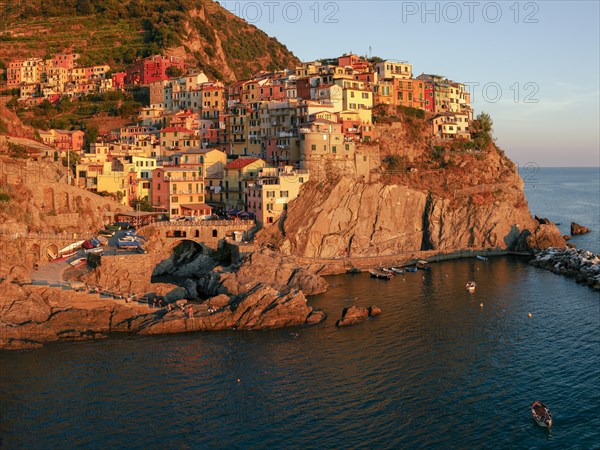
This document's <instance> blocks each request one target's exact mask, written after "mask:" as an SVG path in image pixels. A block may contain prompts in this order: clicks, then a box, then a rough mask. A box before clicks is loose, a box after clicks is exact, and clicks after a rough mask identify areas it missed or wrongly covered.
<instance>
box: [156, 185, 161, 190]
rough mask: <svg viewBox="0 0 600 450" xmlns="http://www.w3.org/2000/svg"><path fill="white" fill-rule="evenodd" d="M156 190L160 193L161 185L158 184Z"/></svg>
mask: <svg viewBox="0 0 600 450" xmlns="http://www.w3.org/2000/svg"><path fill="white" fill-rule="evenodd" d="M156 190H157V191H160V183H158V184H157V185H156Z"/></svg>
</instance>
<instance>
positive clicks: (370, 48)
mask: <svg viewBox="0 0 600 450" xmlns="http://www.w3.org/2000/svg"><path fill="white" fill-rule="evenodd" d="M372 57H373V48H372V47H371V46H370V45H369V59H371V58H372Z"/></svg>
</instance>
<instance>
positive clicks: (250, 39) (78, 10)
mask: <svg viewBox="0 0 600 450" xmlns="http://www.w3.org/2000/svg"><path fill="white" fill-rule="evenodd" d="M8 3H9V4H8V5H6V7H5V8H4V11H3V17H2V19H0V20H1V21H2V22H0V30H2V29H6V28H8V26H9V24H10V29H11V30H13V31H15V32H17V33H15V34H16V35H15V36H8V35H3V36H1V37H0V40H2V41H7V42H9V44H8V45H2V46H1V47H2V48H1V49H0V58H2V60H10V59H12V58H14V57H17V56H23V55H27V54H29V55H32V56H39V57H49V56H51V55H53V54H54V53H57V52H60V51H62V50H64V49H65V48H69V47H72V48H73V49H74V51H75V52H77V53H80V54H81V59H80V60H79V64H80V65H94V64H109V65H110V66H111V68H115V69H118V70H121V69H123V68H125V67H126V66H128V65H130V64H131V63H132V62H134V61H135V60H137V59H139V58H141V57H146V56H150V55H153V54H158V53H161V51H162V50H163V49H167V48H171V47H175V46H181V45H184V46H185V45H186V43H187V42H188V41H189V40H190V39H196V40H199V41H200V43H201V46H202V51H201V52H196V54H193V55H190V56H191V58H188V61H187V62H188V64H189V63H191V64H190V65H191V66H192V67H193V65H194V59H195V60H196V61H195V62H196V67H197V68H200V69H204V70H205V71H206V72H207V73H209V74H211V75H214V74H216V73H221V72H222V68H223V67H226V66H229V67H230V68H231V69H232V70H233V72H234V73H235V75H236V77H237V78H242V77H245V76H248V75H250V74H251V73H253V72H257V71H258V70H264V69H268V68H271V69H274V68H280V67H289V66H293V65H295V64H296V63H297V62H298V60H297V58H295V57H294V56H293V55H292V54H291V53H290V52H289V51H288V49H287V48H286V47H285V46H284V45H282V44H281V43H279V42H278V41H277V40H275V39H273V38H270V37H268V36H267V35H266V34H265V33H263V32H262V31H260V30H259V29H257V28H256V27H255V26H253V25H250V24H248V23H246V22H244V21H243V20H241V19H240V18H238V17H237V16H235V15H233V14H232V13H229V12H228V11H227V10H225V9H224V8H222V7H221V6H220V5H219V4H218V3H216V2H213V1H211V0H121V1H119V0H28V1H27V2H10V1H9V2H8ZM198 9H204V14H203V15H196V14H193V15H192V14H191V12H192V11H193V10H198ZM202 17H206V19H203V18H202ZM189 29H191V30H192V33H191V34H190V35H188V32H187V30H189ZM219 40H220V42H221V45H222V49H223V53H224V60H222V59H221V56H220V54H219V52H218V44H219Z"/></svg>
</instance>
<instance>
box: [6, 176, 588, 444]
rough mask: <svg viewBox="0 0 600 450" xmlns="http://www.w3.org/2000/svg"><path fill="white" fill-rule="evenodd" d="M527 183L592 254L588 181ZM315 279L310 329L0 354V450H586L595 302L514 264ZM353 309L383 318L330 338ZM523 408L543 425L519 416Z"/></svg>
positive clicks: (537, 209) (534, 200)
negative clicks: (541, 415)
mask: <svg viewBox="0 0 600 450" xmlns="http://www.w3.org/2000/svg"><path fill="white" fill-rule="evenodd" d="M537 177H538V178H537V179H536V182H535V183H529V180H526V181H527V183H526V189H527V196H528V199H529V202H530V207H531V209H532V211H533V212H534V213H537V214H539V215H543V216H546V217H549V218H550V219H552V220H554V221H558V222H561V223H562V225H561V226H563V227H566V226H568V225H567V222H569V223H570V221H571V220H574V221H576V222H579V223H581V224H584V225H587V226H589V227H590V228H592V229H593V230H594V231H593V233H591V234H590V235H588V236H587V237H581V238H578V240H576V241H575V243H576V244H577V245H580V244H581V245H582V246H583V243H586V245H587V246H588V247H590V248H593V245H596V250H597V245H598V234H597V233H598V230H599V229H600V227H599V224H598V207H599V206H598V176H597V170H596V171H589V170H587V169H585V170H579V169H541V170H540V171H539V172H538V174H537ZM591 190H594V191H593V192H591ZM594 202H595V203H594ZM565 230H566V228H565ZM588 244H589V245H588ZM471 279H473V280H475V281H476V282H477V285H478V288H477V291H476V292H475V293H474V294H468V293H466V292H465V289H464V285H465V282H466V281H468V280H471ZM329 282H330V283H331V285H332V288H331V289H330V290H329V291H328V292H327V293H325V294H323V295H319V296H316V297H313V298H311V299H310V300H309V301H310V302H311V304H313V305H315V306H317V307H320V308H322V309H324V310H325V311H326V312H327V313H328V314H329V317H328V319H327V320H326V321H325V322H324V323H323V324H321V325H319V326H316V327H312V328H295V329H285V330H274V331H256V332H216V333H202V334H187V335H174V336H158V337H144V338H138V337H127V338H123V337H121V338H115V339H110V340H104V341H98V342H82V343H67V344H58V345H51V346H48V347H46V348H44V349H41V350H35V351H27V352H16V353H0V413H1V425H0V437H1V439H2V444H1V445H0V446H1V447H2V448H36V449H37V448H39V449H50V448H60V449H63V448H72V447H78V448H94V449H95V448H103V449H104V448H161V449H162V448H265V447H269V448H421V447H425V446H427V447H430V448H439V449H448V448H460V449H464V448H509V447H510V448H512V447H515V448H557V449H565V448H566V449H569V448H573V449H579V448H599V444H600V415H599V414H598V413H597V411H599V410H600V327H599V319H600V295H599V294H598V293H597V292H594V291H592V290H591V289H589V288H587V287H584V286H580V285H578V284H576V283H575V282H574V281H573V280H571V279H567V278H563V277H561V276H558V275H555V274H552V273H549V272H545V271H542V270H539V269H536V268H533V267H530V266H529V265H527V264H526V262H525V261H523V260H521V259H518V258H514V257H501V258H490V259H489V260H488V261H487V262H482V261H478V260H475V259H469V260H460V261H448V262H444V263H439V264H436V265H435V266H434V267H433V269H432V270H431V271H430V272H427V273H425V272H418V273H408V274H406V275H404V276H397V277H396V278H394V279H393V280H391V281H389V282H388V281H381V280H373V279H371V278H369V277H368V276H367V275H365V274H359V275H340V276H335V277H331V278H330V279H329ZM481 304H483V305H482V306H481ZM351 305H364V306H368V305H377V306H379V307H381V308H382V310H383V313H382V315H381V316H379V317H378V318H375V319H372V320H368V321H366V322H364V323H362V324H360V325H357V326H355V327H350V328H345V329H340V330H338V329H336V327H335V325H334V324H335V321H336V320H337V319H338V318H339V316H340V314H341V311H342V309H343V308H344V307H346V306H351ZM530 312H531V313H532V315H533V317H532V318H529V317H528V313H530ZM537 399H539V400H541V401H543V402H544V403H546V404H547V405H548V406H550V408H551V409H552V411H553V413H554V423H555V425H554V427H553V429H552V431H551V432H547V431H546V430H544V429H542V428H540V427H538V426H537V425H535V424H534V423H533V421H532V420H531V418H530V415H529V406H530V405H531V403H532V402H533V401H534V400H537Z"/></svg>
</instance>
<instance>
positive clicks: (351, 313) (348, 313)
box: [335, 306, 381, 327]
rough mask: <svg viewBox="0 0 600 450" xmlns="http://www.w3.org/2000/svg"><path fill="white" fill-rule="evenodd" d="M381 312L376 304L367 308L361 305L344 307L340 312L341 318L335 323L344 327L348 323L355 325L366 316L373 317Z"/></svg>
mask: <svg viewBox="0 0 600 450" xmlns="http://www.w3.org/2000/svg"><path fill="white" fill-rule="evenodd" d="M379 314H381V309H380V308H378V307H377V306H370V307H368V308H365V307H362V306H350V307H348V308H344V311H343V312H342V318H341V319H340V320H338V321H337V322H336V323H335V326H336V327H346V326H350V325H356V324H357V323H360V322H362V321H363V320H365V319H366V318H367V317H375V316H378V315H379Z"/></svg>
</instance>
